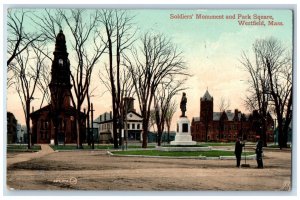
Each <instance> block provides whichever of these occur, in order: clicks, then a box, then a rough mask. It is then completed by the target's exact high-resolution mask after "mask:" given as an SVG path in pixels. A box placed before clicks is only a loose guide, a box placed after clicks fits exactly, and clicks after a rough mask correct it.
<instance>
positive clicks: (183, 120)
mask: <svg viewBox="0 0 300 200" xmlns="http://www.w3.org/2000/svg"><path fill="white" fill-rule="evenodd" d="M186 103H187V98H186V94H185V92H183V94H182V98H181V101H180V110H181V112H182V114H181V116H180V117H179V119H178V121H177V131H176V135H175V140H174V141H172V142H171V145H195V144H196V142H195V141H192V135H191V123H190V120H189V119H188V118H187V116H186V115H185V112H186Z"/></svg>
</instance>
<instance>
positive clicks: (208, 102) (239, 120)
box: [191, 90, 274, 142]
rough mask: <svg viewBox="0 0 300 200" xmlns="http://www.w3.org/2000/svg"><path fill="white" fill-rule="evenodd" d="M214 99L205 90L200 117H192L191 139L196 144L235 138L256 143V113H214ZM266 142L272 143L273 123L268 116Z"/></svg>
mask: <svg viewBox="0 0 300 200" xmlns="http://www.w3.org/2000/svg"><path fill="white" fill-rule="evenodd" d="M213 107H214V98H213V97H212V96H211V95H210V94H209V92H208V90H206V92H205V94H204V95H203V97H201V98H200V116H199V117H193V119H192V123H191V134H192V139H193V140H194V141H197V142H205V141H206V140H207V141H218V142H233V141H235V140H236V138H237V137H242V138H243V139H244V140H248V141H253V142H255V141H256V135H260V134H261V129H259V127H260V125H259V123H260V117H259V114H258V111H256V110H254V111H253V113H251V114H248V115H246V114H244V113H242V112H241V111H239V110H238V109H235V110H234V112H231V110H226V111H225V110H224V111H222V112H214V111H213ZM266 126H267V132H266V141H267V142H273V141H274V121H273V119H272V117H271V115H270V114H268V117H267V120H266Z"/></svg>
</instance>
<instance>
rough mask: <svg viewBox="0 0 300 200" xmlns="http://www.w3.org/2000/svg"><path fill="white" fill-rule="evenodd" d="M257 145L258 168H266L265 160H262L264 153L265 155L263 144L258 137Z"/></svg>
mask: <svg viewBox="0 0 300 200" xmlns="http://www.w3.org/2000/svg"><path fill="white" fill-rule="evenodd" d="M256 139H257V143H256V149H255V153H256V161H257V168H261V169H262V168H264V165H263V160H262V153H263V142H262V140H261V139H260V136H256Z"/></svg>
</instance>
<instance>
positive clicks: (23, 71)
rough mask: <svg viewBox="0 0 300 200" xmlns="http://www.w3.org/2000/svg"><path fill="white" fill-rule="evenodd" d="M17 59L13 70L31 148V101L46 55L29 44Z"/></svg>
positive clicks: (40, 46)
mask: <svg viewBox="0 0 300 200" xmlns="http://www.w3.org/2000/svg"><path fill="white" fill-rule="evenodd" d="M36 45H37V46H38V47H39V48H41V49H42V48H43V46H42V45H38V44H36ZM15 59H16V64H14V65H12V68H11V70H12V71H13V74H14V79H15V82H14V86H15V89H16V91H17V93H18V95H19V98H20V100H21V103H22V107H23V112H24V115H25V121H26V128H27V135H28V149H30V148H31V144H32V142H33V141H32V138H31V131H30V117H29V115H30V107H31V106H30V105H31V101H32V100H34V94H35V92H36V89H37V85H38V80H39V78H40V73H41V70H42V68H43V67H44V61H45V59H46V57H45V56H43V55H42V54H41V52H40V51H38V50H37V49H36V48H32V46H28V47H27V48H26V49H25V50H24V51H22V53H19V54H17V55H16V56H15Z"/></svg>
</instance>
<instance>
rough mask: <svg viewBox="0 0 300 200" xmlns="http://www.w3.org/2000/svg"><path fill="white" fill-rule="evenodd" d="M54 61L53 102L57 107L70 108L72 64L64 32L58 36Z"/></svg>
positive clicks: (52, 73) (51, 86)
mask: <svg viewBox="0 0 300 200" xmlns="http://www.w3.org/2000/svg"><path fill="white" fill-rule="evenodd" d="M53 55H54V59H53V61H52V66H51V82H50V84H49V87H50V91H51V102H52V104H56V105H59V106H60V105H63V106H64V107H68V106H70V90H71V87H72V85H71V79H70V74H71V71H70V62H69V59H68V52H67V47H66V39H65V35H64V33H63V31H62V30H60V32H59V33H58V34H57V36H56V42H55V50H54V52H53Z"/></svg>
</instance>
